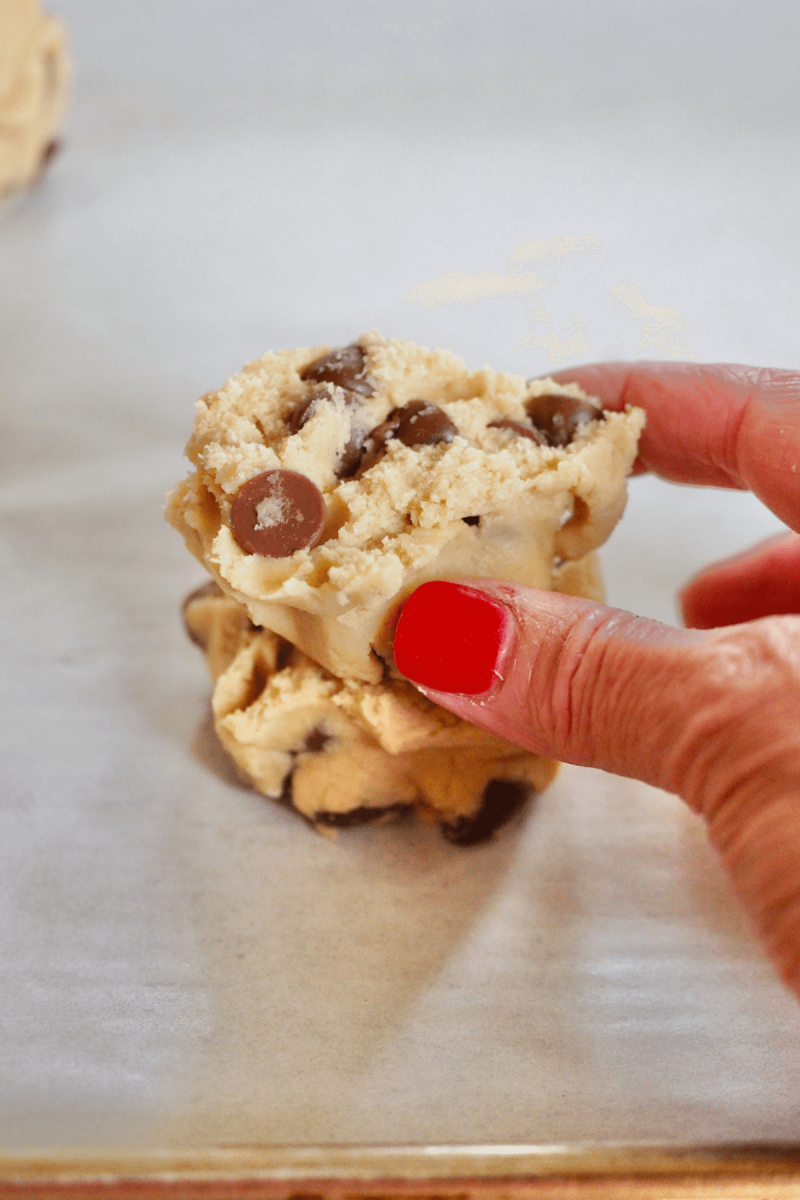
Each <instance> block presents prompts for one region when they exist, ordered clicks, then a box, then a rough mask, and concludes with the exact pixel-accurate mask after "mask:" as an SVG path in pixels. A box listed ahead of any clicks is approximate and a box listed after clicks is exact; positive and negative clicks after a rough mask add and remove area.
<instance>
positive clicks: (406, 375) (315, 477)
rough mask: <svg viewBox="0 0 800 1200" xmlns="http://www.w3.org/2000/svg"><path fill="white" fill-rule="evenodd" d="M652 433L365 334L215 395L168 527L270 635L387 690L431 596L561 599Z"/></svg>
mask: <svg viewBox="0 0 800 1200" xmlns="http://www.w3.org/2000/svg"><path fill="white" fill-rule="evenodd" d="M643 424H644V414H643V413H642V412H641V411H640V410H639V409H629V410H628V411H626V412H623V413H605V414H604V413H603V412H602V411H601V410H600V409H599V407H598V406H597V404H596V403H595V402H593V401H591V399H590V398H588V397H586V396H585V394H584V393H583V392H581V390H580V388H578V387H577V385H574V384H568V385H567V386H566V387H564V386H561V385H558V384H556V383H554V382H553V381H552V380H546V379H545V380H532V381H528V382H526V381H525V379H523V378H522V377H521V376H518V375H510V374H505V373H502V372H495V371H492V370H489V369H488V368H484V369H482V370H479V371H468V370H467V369H466V367H465V365H464V363H463V362H462V360H461V359H459V358H457V357H456V356H455V355H453V354H450V353H449V352H447V351H444V350H438V351H431V350H426V349H424V348H422V347H419V346H416V345H413V344H412V343H410V342H406V341H400V340H394V341H387V340H385V339H384V338H382V337H381V336H380V335H379V334H378V333H376V332H372V333H366V334H363V335H362V336H361V337H360V338H359V339H358V342H357V343H354V344H353V345H352V346H349V347H345V348H343V349H341V350H338V351H334V352H332V353H329V352H328V348H327V347H325V346H317V347H316V348H314V349H308V350H290V351H282V352H280V353H269V354H265V355H264V356H263V357H262V358H260V359H257V360H256V361H255V362H251V363H249V364H248V365H247V366H246V367H245V368H244V370H243V371H242V372H241V374H239V375H236V376H235V377H234V378H233V379H231V380H230V381H229V382H228V383H227V384H226V385H225V386H224V387H223V388H222V389H221V390H220V391H218V392H212V393H209V394H208V395H206V396H204V397H203V398H202V399H201V400H200V401H199V402H198V405H197V412H196V417H195V423H194V431H193V433H192V437H191V439H190V441H189V444H188V446H187V455H188V457H189V458H190V460H191V461H192V463H193V464H194V467H195V471H194V473H193V474H192V475H191V476H190V477H189V479H188V480H186V481H185V482H184V483H182V484H180V485H179V486H178V487H177V488H175V489H174V491H173V492H172V493H171V494H170V497H169V498H168V506H167V517H168V519H169V520H170V521H171V522H172V524H173V525H175V527H176V528H177V529H179V530H180V531H181V533H182V534H183V536H184V538H185V539H186V543H187V545H188V547H189V549H190V550H191V551H192V553H193V554H195V555H196V557H197V558H198V559H199V560H200V561H201V562H202V563H203V564H204V565H205V566H206V568H207V569H208V570H209V571H210V572H211V574H212V575H213V577H214V578H215V579H216V580H217V581H218V583H219V584H220V585H221V587H222V588H223V590H224V591H225V592H226V593H227V594H228V595H230V596H231V597H233V598H234V599H235V600H237V601H238V602H239V603H240V604H242V605H244V607H245V608H246V610H247V612H248V614H249V616H250V618H251V619H252V620H253V622H254V623H255V624H256V625H258V626H261V627H264V628H265V629H269V630H272V631H274V632H275V633H277V634H279V635H280V636H281V637H283V638H285V639H287V640H288V641H289V642H291V643H292V644H293V645H295V646H297V647H299V648H300V649H301V650H302V651H304V653H305V654H306V655H308V656H309V657H310V658H312V659H314V660H315V661H316V662H317V663H319V664H320V665H322V666H323V667H325V668H326V669H327V670H328V671H330V672H331V673H332V674H334V675H336V676H338V677H339V678H340V679H343V680H347V681H348V684H347V686H348V687H349V686H350V681H354V680H360V681H362V682H365V683H377V682H379V681H380V680H382V679H383V678H384V675H385V674H386V672H387V671H388V672H389V673H390V674H391V673H394V674H396V670H395V668H394V665H393V662H392V657H391V640H392V627H391V620H392V616H393V613H394V612H395V611H396V610H397V607H398V604H399V602H400V601H401V600H402V599H403V597H405V596H406V595H407V594H408V593H410V592H411V591H412V590H413V589H414V588H415V587H416V586H417V585H418V584H420V583H422V582H423V581H425V580H428V579H448V578H458V577H464V576H470V575H472V576H491V577H493V578H496V579H507V580H512V581H517V582H520V583H526V584H531V585H533V586H535V587H544V588H552V587H554V586H555V585H556V582H557V577H558V573H559V572H560V571H562V570H563V565H564V564H565V563H567V562H570V561H576V560H583V559H585V556H587V555H588V554H589V552H590V551H592V550H594V549H595V547H597V546H599V545H600V544H601V543H602V542H604V541H605V539H606V538H607V537H608V535H609V533H610V532H611V530H612V528H613V527H614V525H615V523H616V522H617V520H618V519H619V517H620V515H621V514H622V511H623V508H624V506H625V498H626V482H625V481H626V476H627V474H628V472H629V471H630V468H631V465H632V464H633V461H634V458H635V456H636V445H637V440H638V436H639V433H640V431H641V429H642V427H643ZM298 480H300V481H299V482H298ZM243 489H244V490H243ZM320 503H321V505H322V507H320ZM254 538H255V539H256V542H254V541H253V539H254ZM256 543H258V545H257V544H256ZM259 546H260V547H261V548H260V549H259ZM254 547H255V549H254ZM579 575H580V571H579V572H578V576H579ZM578 576H576V578H577V577H578ZM348 694H349V693H348ZM392 694H393V693H392Z"/></svg>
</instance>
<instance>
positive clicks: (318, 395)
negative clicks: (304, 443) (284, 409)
mask: <svg viewBox="0 0 800 1200" xmlns="http://www.w3.org/2000/svg"><path fill="white" fill-rule="evenodd" d="M330 398H331V393H330V389H329V388H314V390H313V392H309V393H308V395H307V396H304V397H303V399H302V400H301V401H300V403H299V404H295V406H294V408H293V409H292V411H291V412H290V413H289V415H288V416H287V418H286V425H287V427H288V429H289V432H290V433H299V432H300V430H301V429H302V428H303V426H304V425H305V423H306V421H310V420H311V418H312V417H313V415H314V413H315V411H316V409H317V405H318V404H319V403H320V401H325V400H330Z"/></svg>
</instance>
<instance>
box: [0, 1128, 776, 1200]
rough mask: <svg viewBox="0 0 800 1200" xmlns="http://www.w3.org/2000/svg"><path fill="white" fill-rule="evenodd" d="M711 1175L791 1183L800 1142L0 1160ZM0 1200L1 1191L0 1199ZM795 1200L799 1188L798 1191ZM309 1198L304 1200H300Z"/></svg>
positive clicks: (181, 1171)
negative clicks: (769, 1179)
mask: <svg viewBox="0 0 800 1200" xmlns="http://www.w3.org/2000/svg"><path fill="white" fill-rule="evenodd" d="M679 1176H682V1177H689V1176H690V1177H693V1178H703V1177H706V1178H707V1177H709V1176H713V1177H715V1178H717V1179H719V1178H720V1177H728V1178H730V1179H733V1178H750V1179H768V1178H771V1179H775V1180H778V1179H780V1180H784V1181H786V1182H788V1181H789V1180H790V1179H795V1180H797V1181H798V1184H799V1185H800V1143H798V1144H782V1143H780V1144H779V1143H775V1144H769V1143H767V1144H761V1143H759V1144H752V1145H743V1144H735V1145H734V1144H731V1145H726V1144H721V1145H708V1146H691V1147H689V1146H684V1145H669V1144H650V1143H640V1142H636V1143H624V1142H620V1143H603V1144H570V1145H511V1146H502V1145H487V1146H476V1145H470V1146H466V1145H465V1146H459V1145H445V1146H314V1147H298V1146H283V1147H266V1146H252V1145H248V1146H235V1145H233V1146H220V1147H210V1148H206V1149H186V1150H176V1149H170V1150H166V1149H165V1150H133V1151H132V1150H125V1151H118V1152H113V1151H103V1152H93V1151H77V1150H58V1149H55V1148H54V1149H52V1150H50V1151H47V1152H27V1153H25V1152H19V1153H3V1154H0V1188H1V1187H2V1185H3V1184H35V1183H44V1182H51V1183H59V1184H65V1183H78V1182H80V1183H88V1182H93V1181H106V1182H109V1181H112V1180H113V1181H119V1180H131V1181H133V1180H139V1181H142V1180H153V1181H155V1180H160V1181H164V1182H168V1181H173V1182H174V1181H186V1182H189V1181H192V1180H194V1181H199V1180H203V1181H207V1180H225V1181H237V1180H253V1181H263V1182H270V1181H271V1182H274V1183H276V1184H278V1183H294V1182H299V1181H309V1182H311V1181H314V1180H318V1181H327V1182H335V1181H342V1182H352V1183H353V1184H354V1185H358V1184H359V1183H371V1182H375V1181H378V1180H380V1181H387V1182H388V1181H396V1182H397V1183H409V1184H413V1183H415V1182H433V1181H441V1182H443V1183H444V1182H448V1183H452V1184H455V1183H457V1182H458V1181H459V1180H462V1181H463V1180H468V1181H476V1182H486V1183H500V1182H503V1181H507V1182H508V1183H511V1182H512V1181H515V1180H516V1181H526V1180H528V1181H530V1180H537V1179H538V1180H544V1179H557V1178H562V1179H563V1178H570V1179H574V1180H590V1179H600V1178H605V1179H621V1178H625V1179H646V1178H649V1179H658V1178H661V1179H667V1178H675V1177H679ZM0 1194H1V1193H0ZM798 1195H800V1191H798ZM304 1200H310V1198H304Z"/></svg>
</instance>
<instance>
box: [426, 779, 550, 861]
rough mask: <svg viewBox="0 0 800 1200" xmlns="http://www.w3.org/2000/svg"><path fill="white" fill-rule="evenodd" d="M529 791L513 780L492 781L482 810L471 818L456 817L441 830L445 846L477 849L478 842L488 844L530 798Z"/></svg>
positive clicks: (487, 787)
mask: <svg viewBox="0 0 800 1200" xmlns="http://www.w3.org/2000/svg"><path fill="white" fill-rule="evenodd" d="M530 794H531V789H530V787H529V786H528V784H527V783H518V782H516V781H515V780H512V779H492V780H491V781H490V782H489V783H487V785H486V787H485V788H484V790H483V796H482V798H481V806H480V808H479V809H478V811H477V812H476V813H475V815H474V816H472V817H459V818H458V820H456V821H451V822H450V824H449V825H443V826H442V833H443V834H444V836H445V837H446V838H447V840H448V842H453V843H454V844H455V845H456V846H477V845H478V844H479V843H480V842H488V840H489V838H491V837H492V835H493V834H494V833H496V832H497V830H498V829H500V828H501V827H502V826H503V825H505V824H506V822H507V821H510V820H511V818H512V817H513V816H514V814H515V813H518V812H519V810H520V809H521V808H522V807H523V805H524V804H525V803H526V801H527V800H528V798H529V797H530Z"/></svg>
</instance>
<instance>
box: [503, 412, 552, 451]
mask: <svg viewBox="0 0 800 1200" xmlns="http://www.w3.org/2000/svg"><path fill="white" fill-rule="evenodd" d="M489 428H490V429H510V430H511V431H512V433H516V434H517V435H518V437H524V438H528V439H529V440H530V441H532V442H536V444H537V446H546V445H547V438H546V437H545V436H544V434H543V433H542V431H541V429H536V428H535V427H534V426H533V425H526V424H525V422H524V421H512V420H511V418H510V417H503V418H502V419H501V420H499V421H491V422H490V424H489Z"/></svg>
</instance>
